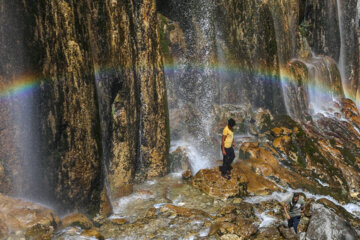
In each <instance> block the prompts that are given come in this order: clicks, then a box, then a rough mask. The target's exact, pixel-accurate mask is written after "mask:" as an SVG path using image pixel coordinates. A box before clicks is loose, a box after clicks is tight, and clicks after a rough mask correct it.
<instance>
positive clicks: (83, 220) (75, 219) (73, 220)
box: [61, 213, 94, 229]
mask: <svg viewBox="0 0 360 240" xmlns="http://www.w3.org/2000/svg"><path fill="white" fill-rule="evenodd" d="M61 223H62V227H63V228H66V227H69V226H72V227H80V228H82V229H91V228H93V227H94V225H93V223H92V222H91V221H90V220H89V219H88V218H87V217H86V216H85V215H84V214H81V213H73V214H70V215H68V216H66V217H64V218H63V219H61Z"/></svg>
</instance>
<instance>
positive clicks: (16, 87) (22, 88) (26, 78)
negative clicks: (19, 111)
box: [0, 74, 42, 101]
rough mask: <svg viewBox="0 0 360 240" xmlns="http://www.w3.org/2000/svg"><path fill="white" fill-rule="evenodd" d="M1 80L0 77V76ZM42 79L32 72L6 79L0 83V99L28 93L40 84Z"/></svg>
mask: <svg viewBox="0 0 360 240" xmlns="http://www.w3.org/2000/svg"><path fill="white" fill-rule="evenodd" d="M0 80H1V78H0ZM41 81H42V79H41V78H38V77H36V76H34V75H32V74H24V75H20V76H17V77H13V78H12V79H7V80H6V81H5V83H4V82H3V83H1V85H0V101H3V100H7V99H11V98H13V97H22V96H26V95H29V94H30V93H31V92H33V91H34V90H35V89H37V88H38V87H39V86H40V83H41Z"/></svg>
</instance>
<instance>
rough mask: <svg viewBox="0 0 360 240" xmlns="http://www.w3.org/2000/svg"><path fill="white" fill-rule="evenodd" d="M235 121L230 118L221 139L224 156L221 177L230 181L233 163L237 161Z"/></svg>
mask: <svg viewBox="0 0 360 240" xmlns="http://www.w3.org/2000/svg"><path fill="white" fill-rule="evenodd" d="M235 124H236V123H235V120H234V119H232V118H230V119H229V120H228V125H227V126H226V127H225V128H224V130H223V135H222V139H221V152H222V154H223V165H222V166H221V167H220V171H221V176H223V177H224V178H226V179H227V180H229V179H230V174H231V169H232V167H231V163H232V162H233V161H234V159H235V152H234V148H233V147H235V141H234V131H233V127H234V126H235Z"/></svg>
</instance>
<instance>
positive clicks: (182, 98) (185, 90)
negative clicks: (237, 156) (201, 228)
mask: <svg viewBox="0 0 360 240" xmlns="http://www.w3.org/2000/svg"><path fill="white" fill-rule="evenodd" d="M172 4H173V5H174V6H178V5H181V4H183V3H178V2H175V1H172ZM187 6H189V8H188V9H187V10H186V12H185V13H184V15H183V18H184V19H182V22H188V23H191V24H190V26H189V27H187V28H186V29H185V31H184V35H185V38H186V41H187V44H189V48H188V49H187V52H185V53H184V54H183V55H182V56H180V57H179V58H178V59H176V62H175V63H173V65H174V66H175V69H172V70H170V71H169V70H166V79H167V82H168V84H167V85H168V92H170V93H171V92H172V93H173V94H174V95H175V96H173V97H170V98H175V99H176V100H175V101H173V102H170V104H169V105H170V106H169V108H170V111H169V112H170V119H174V118H175V114H178V113H177V111H182V112H186V115H188V116H191V117H190V118H189V119H188V121H186V125H185V128H182V129H181V133H178V134H173V136H172V142H173V143H174V144H175V145H176V141H181V142H185V143H187V144H188V145H190V146H191V148H190V149H192V150H193V151H194V152H192V153H191V154H190V155H191V156H190V157H193V158H195V159H193V160H192V161H193V162H194V164H193V172H194V173H195V172H197V171H198V170H200V169H201V168H205V167H209V166H210V165H211V161H212V160H215V159H213V153H214V148H215V146H214V144H213V143H214V142H213V139H212V136H213V120H214V119H213V104H214V103H216V102H217V101H218V100H217V93H218V90H217V87H218V83H217V73H216V71H215V70H214V68H213V66H214V63H215V56H216V50H215V38H216V36H215V35H216V33H215V28H214V25H213V18H214V10H215V2H214V1H206V0H201V1H197V2H196V4H195V1H190V2H187ZM174 88H175V89H174ZM179 121H184V119H182V120H180V119H179ZM174 122H175V121H170V124H171V128H172V129H174V128H176V127H174ZM175 135H176V136H175Z"/></svg>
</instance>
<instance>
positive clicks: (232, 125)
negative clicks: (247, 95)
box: [228, 118, 236, 129]
mask: <svg viewBox="0 0 360 240" xmlns="http://www.w3.org/2000/svg"><path fill="white" fill-rule="evenodd" d="M235 125H236V122H235V120H234V119H232V118H230V119H229V120H228V126H229V128H230V129H232V128H233V127H234V126H235Z"/></svg>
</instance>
